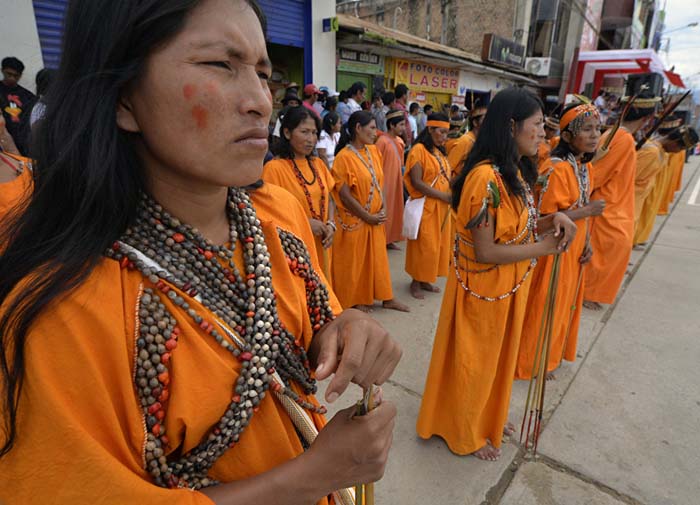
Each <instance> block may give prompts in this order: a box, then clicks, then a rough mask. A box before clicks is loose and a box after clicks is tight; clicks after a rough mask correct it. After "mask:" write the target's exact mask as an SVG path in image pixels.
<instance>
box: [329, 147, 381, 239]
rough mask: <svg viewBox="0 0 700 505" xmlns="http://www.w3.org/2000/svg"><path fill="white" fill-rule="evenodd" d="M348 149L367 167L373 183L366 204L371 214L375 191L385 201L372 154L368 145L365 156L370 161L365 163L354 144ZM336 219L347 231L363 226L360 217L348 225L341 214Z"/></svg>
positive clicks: (366, 208) (365, 207) (365, 206)
mask: <svg viewBox="0 0 700 505" xmlns="http://www.w3.org/2000/svg"><path fill="white" fill-rule="evenodd" d="M347 148H348V149H350V151H352V152H353V153H354V154H355V156H357V157H358V158H359V159H360V161H361V162H362V164H363V165H364V166H365V168H366V169H367V171H368V172H369V175H370V178H371V183H370V186H369V195H367V203H365V205H364V209H365V211H367V212H370V209H371V208H372V201H374V192H375V191H376V192H377V194H379V198H380V199H382V200H383V199H384V196H383V195H382V188H381V186H380V184H379V179H377V174H376V172H375V170H374V163H373V161H372V155H371V154H370V152H369V149H368V148H367V146H366V145H365V154H366V155H367V160H369V161H365V159H364V158H363V157H362V155H361V154H360V152H359V151H358V150H357V149H356V148H355V146H353V145H352V144H348V145H347ZM382 206H384V204H383V203H382ZM345 213H346V214H350V212H348V211H345ZM350 215H352V214H350ZM336 217H337V219H338V222H339V223H340V227H341V228H342V229H343V230H345V231H353V230H356V229H358V228H359V227H360V225H362V220H361V219H360V218H359V217H356V219H357V222H356V223H355V224H346V223H345V222H343V221H342V219H341V218H340V213H337V214H336Z"/></svg>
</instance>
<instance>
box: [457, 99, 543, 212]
mask: <svg viewBox="0 0 700 505" xmlns="http://www.w3.org/2000/svg"><path fill="white" fill-rule="evenodd" d="M537 111H542V112H543V113H544V105H542V100H540V99H539V98H538V97H537V96H535V95H534V94H532V93H531V92H529V91H527V90H525V89H523V88H507V89H504V90H503V91H501V92H500V93H498V94H497V95H496V96H495V97H494V99H493V100H492V101H491V104H490V105H489V108H488V110H487V112H486V117H485V118H484V122H483V123H482V124H481V129H480V130H479V135H478V137H477V138H476V142H475V143H474V147H473V148H472V150H471V152H470V153H469V156H467V160H466V161H465V162H464V169H463V170H462V172H461V173H460V174H458V175H457V177H455V179H454V182H453V184H452V206H453V207H454V208H455V209H457V208H458V207H459V201H460V198H461V196H462V188H463V187H464V180H465V179H466V178H467V175H468V174H469V172H471V171H472V169H473V168H474V167H475V166H476V165H477V164H478V163H480V162H482V161H489V162H490V163H493V164H494V165H497V166H498V168H499V169H500V172H501V176H502V177H503V180H504V182H505V184H506V186H507V187H508V189H509V190H510V192H511V193H514V194H519V195H522V194H524V191H525V188H524V187H523V185H522V184H521V182H520V180H519V179H518V171H520V173H521V174H522V176H523V179H525V181H526V182H527V183H528V184H530V185H533V184H534V183H535V181H536V179H537V167H535V166H534V165H533V163H532V162H531V161H530V160H529V159H528V158H527V156H523V157H522V158H520V157H518V149H517V147H516V144H515V138H514V137H513V135H512V133H511V131H512V130H511V121H513V122H514V123H515V129H516V130H517V129H518V128H521V127H522V122H523V121H525V120H526V119H527V118H529V117H531V116H532V115H533V114H535V113H536V112H537Z"/></svg>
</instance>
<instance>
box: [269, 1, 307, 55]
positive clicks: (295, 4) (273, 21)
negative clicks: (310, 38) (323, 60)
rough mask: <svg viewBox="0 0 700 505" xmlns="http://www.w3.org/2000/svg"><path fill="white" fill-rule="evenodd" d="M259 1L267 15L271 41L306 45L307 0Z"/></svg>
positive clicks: (282, 43)
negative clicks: (305, 8) (305, 5)
mask: <svg viewBox="0 0 700 505" xmlns="http://www.w3.org/2000/svg"><path fill="white" fill-rule="evenodd" d="M306 2H310V0H306ZM258 3H259V4H260V7H262V10H263V12H265V16H266V17H267V39H268V40H269V41H270V42H272V43H274V44H280V45H283V46H293V47H301V48H303V47H304V33H305V32H306V26H305V25H306V23H305V10H304V4H305V0H258Z"/></svg>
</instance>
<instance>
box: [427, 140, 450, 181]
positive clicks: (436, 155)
mask: <svg viewBox="0 0 700 505" xmlns="http://www.w3.org/2000/svg"><path fill="white" fill-rule="evenodd" d="M430 154H432V155H433V157H434V158H435V159H436V160H437V162H438V165H440V175H442V176H443V177H444V178H445V180H447V181H448V182H449V180H450V176H449V175H447V170H445V166H444V165H443V163H442V162H443V158H444V157H443V155H442V153H441V152H440V151H439V150H438V148H437V147H436V148H435V152H434V153H430Z"/></svg>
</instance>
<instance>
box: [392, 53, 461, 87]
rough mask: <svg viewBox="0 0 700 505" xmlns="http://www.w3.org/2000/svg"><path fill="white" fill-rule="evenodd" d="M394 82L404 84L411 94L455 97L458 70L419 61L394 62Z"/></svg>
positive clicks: (457, 85) (457, 84)
mask: <svg viewBox="0 0 700 505" xmlns="http://www.w3.org/2000/svg"><path fill="white" fill-rule="evenodd" d="M394 81H395V82H396V84H405V85H406V86H408V89H410V90H411V91H413V92H416V91H428V92H432V93H446V94H451V95H456V94H457V90H458V88H459V69H456V68H448V67H440V66H438V65H431V64H430V63H423V62H420V61H407V60H396V69H395V74H394Z"/></svg>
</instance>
